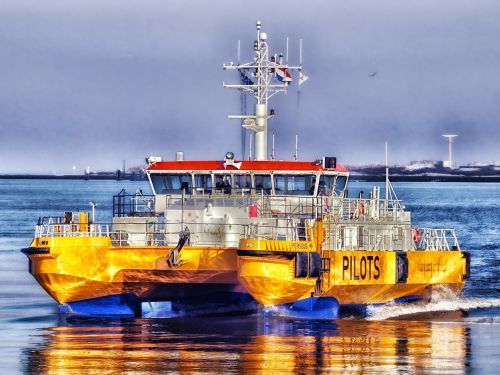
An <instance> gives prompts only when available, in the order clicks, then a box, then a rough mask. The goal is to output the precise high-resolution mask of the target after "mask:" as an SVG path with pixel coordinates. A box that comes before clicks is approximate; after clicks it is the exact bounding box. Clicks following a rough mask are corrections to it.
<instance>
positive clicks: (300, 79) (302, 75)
mask: <svg viewBox="0 0 500 375" xmlns="http://www.w3.org/2000/svg"><path fill="white" fill-rule="evenodd" d="M308 79H309V77H308V76H306V75H305V74H303V73H302V72H299V86H300V85H302V84H303V83H304V82H305V81H307V80H308Z"/></svg>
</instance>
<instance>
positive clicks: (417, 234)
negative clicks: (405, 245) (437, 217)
mask: <svg viewBox="0 0 500 375" xmlns="http://www.w3.org/2000/svg"><path fill="white" fill-rule="evenodd" d="M420 238H421V234H420V228H413V241H414V242H420Z"/></svg>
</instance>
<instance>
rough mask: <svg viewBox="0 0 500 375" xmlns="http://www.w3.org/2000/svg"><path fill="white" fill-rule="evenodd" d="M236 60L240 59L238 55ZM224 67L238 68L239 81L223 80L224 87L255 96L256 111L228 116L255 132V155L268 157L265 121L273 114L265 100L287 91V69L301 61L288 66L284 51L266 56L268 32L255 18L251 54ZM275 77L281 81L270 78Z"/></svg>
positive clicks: (291, 68) (263, 158) (293, 67)
mask: <svg viewBox="0 0 500 375" xmlns="http://www.w3.org/2000/svg"><path fill="white" fill-rule="evenodd" d="M238 60H239V59H238ZM223 68H224V69H232V70H238V71H239V72H240V77H241V82H240V84H225V83H223V86H224V87H225V88H232V89H238V90H241V91H243V92H245V93H248V94H251V95H252V96H253V97H254V98H255V113H254V114H249V115H247V114H240V115H229V116H228V118H230V119H242V120H243V125H242V126H243V127H244V128H245V129H249V130H251V131H252V132H254V133H255V147H254V149H255V159H256V160H267V159H268V124H267V120H268V119H269V118H271V117H272V116H273V115H274V111H273V110H271V111H268V101H269V99H270V98H271V97H273V96H274V95H276V94H277V93H279V92H286V91H287V88H288V86H289V84H290V82H291V81H292V77H291V75H290V71H292V70H298V71H300V70H301V69H302V65H299V66H289V65H288V61H283V54H282V53H281V54H280V55H279V56H278V55H276V54H275V55H273V56H271V57H269V50H268V44H267V33H265V32H263V31H261V23H260V21H257V40H255V42H254V58H253V61H251V62H249V63H243V64H240V62H239V61H238V63H237V64H234V63H232V62H231V63H229V64H224V65H223ZM273 78H277V79H278V80H279V81H280V82H276V83H274V82H272V79H273Z"/></svg>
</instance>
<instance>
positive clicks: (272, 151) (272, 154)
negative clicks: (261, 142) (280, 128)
mask: <svg viewBox="0 0 500 375" xmlns="http://www.w3.org/2000/svg"><path fill="white" fill-rule="evenodd" d="M271 159H272V160H274V133H273V148H272V150H271Z"/></svg>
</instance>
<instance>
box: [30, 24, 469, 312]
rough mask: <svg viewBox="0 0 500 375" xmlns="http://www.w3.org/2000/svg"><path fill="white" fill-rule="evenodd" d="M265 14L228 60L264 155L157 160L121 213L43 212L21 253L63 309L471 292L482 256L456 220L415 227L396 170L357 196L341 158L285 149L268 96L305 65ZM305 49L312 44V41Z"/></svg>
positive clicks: (282, 305) (366, 302) (321, 306)
mask: <svg viewBox="0 0 500 375" xmlns="http://www.w3.org/2000/svg"><path fill="white" fill-rule="evenodd" d="M267 39H268V36H267V34H266V33H265V32H263V31H261V24H260V22H258V23H257V38H256V41H255V43H254V58H253V60H252V61H251V62H249V63H244V64H240V63H238V64H234V63H230V64H225V65H224V69H226V70H229V71H237V72H238V73H239V78H240V81H239V83H237V84H224V86H225V87H227V88H234V89H237V90H240V92H241V93H242V94H250V95H251V96H252V97H253V98H254V99H255V102H256V103H255V111H254V113H253V114H250V115H248V114H240V115H235V116H229V117H230V118H234V119H239V120H240V121H241V122H242V124H243V127H245V128H246V129H248V130H249V131H250V134H251V135H252V136H253V142H254V150H255V157H253V158H252V157H249V158H248V159H246V160H236V159H235V156H234V153H232V152H228V153H226V155H225V157H224V158H223V159H220V160H185V158H184V154H183V153H182V152H177V156H176V158H175V160H170V161H168V160H163V159H162V158H161V157H158V156H151V157H149V158H147V163H148V167H147V176H148V179H149V182H150V185H151V189H152V192H153V195H144V194H142V192H140V191H138V192H136V193H135V194H127V193H126V192H125V191H122V192H120V193H119V194H118V195H116V196H115V197H113V220H112V223H109V224H106V223H96V222H94V220H93V219H92V215H90V214H89V213H88V212H67V213H65V214H64V215H63V216H61V217H48V218H43V219H40V220H39V222H38V224H37V225H36V230H35V238H34V239H33V240H32V242H31V244H30V246H29V247H28V248H26V249H23V250H22V251H23V252H24V253H25V254H26V255H27V256H28V258H29V271H30V273H31V274H32V275H33V277H34V278H35V279H36V280H37V281H38V283H39V284H40V285H41V286H42V288H44V289H45V290H46V292H47V293H48V294H49V295H50V296H51V297H52V298H53V299H54V300H56V301H57V303H58V304H59V307H60V312H61V313H62V314H77V315H91V316H93V315H98V316H102V315H119V316H174V315H179V314H198V313H207V312H209V313H213V312H223V313H227V312H228V311H236V312H247V311H255V310H256V308H257V307H258V304H260V305H261V306H262V307H263V310H264V311H265V312H269V313H274V312H277V313H279V314H285V315H290V316H294V317H304V318H321V319H336V318H338V317H339V312H340V311H341V309H342V308H344V307H345V308H352V307H355V308H358V309H360V310H361V311H366V308H367V307H369V306H372V305H379V304H384V303H388V302H394V301H396V302H398V301H408V300H415V299H428V298H430V297H431V296H432V293H433V291H435V290H436V288H447V289H448V290H450V291H452V292H454V293H459V292H460V291H461V290H462V289H463V287H464V283H465V279H466V278H467V277H468V275H469V255H468V253H467V252H465V251H462V250H461V249H460V246H459V243H458V240H457V237H456V235H455V232H454V231H453V230H451V229H427V228H413V227H412V225H411V215H410V212H408V211H406V210H405V207H404V206H403V205H402V203H401V201H399V200H398V199H397V198H396V197H395V194H394V190H393V189H392V187H391V185H390V182H389V180H388V178H387V181H386V187H385V199H384V198H382V197H381V196H380V188H379V187H374V188H373V191H371V193H370V194H369V196H368V197H366V198H364V197H357V198H349V197H348V195H347V183H348V178H349V172H348V170H347V169H346V168H345V167H344V166H343V165H341V164H340V163H337V159H336V158H335V157H330V156H324V157H320V158H319V159H318V160H314V161H298V160H291V161H281V160H275V158H274V150H273V152H272V157H269V153H268V120H269V118H271V117H272V116H273V115H274V111H273V110H270V109H269V108H268V100H269V99H270V98H271V97H272V96H274V95H275V94H278V93H283V92H286V91H287V89H288V88H289V87H290V85H291V82H292V72H295V73H298V77H299V84H300V83H303V81H305V79H306V76H305V75H304V74H303V73H302V63H301V62H300V64H298V65H297V66H292V65H290V64H289V63H288V61H287V57H286V58H285V57H284V56H283V54H279V55H270V53H269V52H268V41H267ZM300 55H302V53H300Z"/></svg>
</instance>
